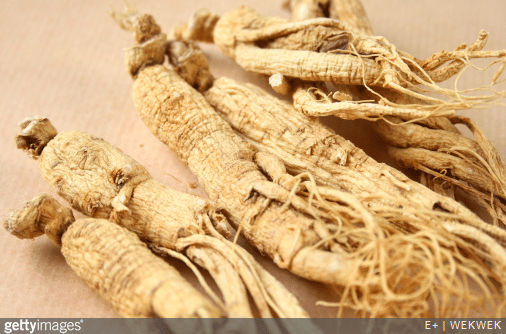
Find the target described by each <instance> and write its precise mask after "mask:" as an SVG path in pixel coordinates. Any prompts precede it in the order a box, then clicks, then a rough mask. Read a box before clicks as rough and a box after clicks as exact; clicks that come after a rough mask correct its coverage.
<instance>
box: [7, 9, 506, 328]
mask: <svg viewBox="0 0 506 334" xmlns="http://www.w3.org/2000/svg"><path fill="white" fill-rule="evenodd" d="M109 2H110V3H111V4H112V6H114V7H115V8H117V9H122V7H123V3H122V1H120V0H110V1H109ZM281 2H282V0H241V1H237V0H220V1H210V0H207V1H206V0H187V1H175V0H166V1H155V0H153V1H139V2H138V4H137V7H138V8H139V10H140V11H141V12H148V13H152V14H154V15H155V18H156V19H157V21H158V22H159V23H160V25H161V26H162V28H163V29H164V31H165V32H168V31H169V30H170V29H171V28H172V27H173V26H174V25H175V24H179V23H182V22H185V21H186V20H187V19H188V17H189V16H190V14H191V13H192V12H193V11H194V10H195V9H198V8H201V7H207V8H208V9H210V10H212V11H214V12H217V13H219V14H222V13H224V12H226V11H227V10H229V9H232V8H234V7H236V6H238V5H240V4H246V5H249V6H251V7H253V8H255V9H256V10H257V11H259V12H260V13H262V14H266V15H281V16H285V17H288V16H289V14H288V12H286V11H284V10H283V9H282V8H281ZM363 4H364V6H365V8H366V10H367V12H368V15H369V17H370V20H371V23H372V26H373V29H374V31H375V34H377V35H383V36H385V37H386V38H387V39H389V40H390V42H392V43H393V44H395V45H397V47H398V48H399V49H401V50H404V51H407V52H409V53H411V54H413V55H415V56H417V57H418V58H425V57H428V56H429V55H430V54H432V53H433V52H438V51H441V50H443V49H445V50H451V49H453V48H455V47H456V46H457V45H458V44H460V43H464V42H466V43H471V42H473V41H474V40H475V39H476V37H477V36H478V32H479V31H480V29H485V30H487V31H488V32H490V38H489V43H488V46H487V47H486V49H487V50H492V49H506V25H505V24H504V20H505V14H506V1H503V0H481V1H473V0H425V1H418V0H385V1H374V0H363ZM108 10H109V7H108V2H107V1H89V0H87V1H64V0H51V1H43V0H30V1H28V0H4V1H1V2H0V115H1V116H2V122H1V127H2V128H1V130H0V136H1V137H0V145H1V152H2V154H1V166H2V173H1V182H0V214H1V215H2V216H4V215H5V214H6V213H7V212H8V210H9V209H14V208H19V207H21V206H22V204H23V202H24V201H25V200H29V199H31V198H33V197H34V196H36V195H38V194H40V193H42V192H47V193H50V194H54V192H53V191H52V190H51V189H50V188H49V186H48V185H46V183H45V182H44V181H43V179H42V177H41V176H40V173H39V170H38V167H37V163H36V161H33V160H31V159H29V158H28V157H27V156H26V155H25V154H24V153H23V152H21V151H18V150H16V148H15V145H14V140H13V138H14V135H15V133H16V132H17V128H18V127H17V123H18V122H19V121H21V120H23V119H24V118H25V117H31V116H35V115H39V116H45V117H48V118H49V119H50V120H51V121H52V123H53V124H54V125H55V127H56V128H57V129H58V130H59V131H68V130H81V131H85V132H89V133H92V134H94V135H96V136H100V137H102V138H104V139H105V140H107V141H108V142H110V143H112V144H114V145H116V146H118V147H119V148H121V149H122V150H123V151H124V152H126V153H127V154H129V155H130V156H132V157H133V158H135V159H136V160H138V161H139V162H141V163H142V164H143V165H144V166H146V167H147V168H148V170H149V171H150V173H151V174H152V175H153V177H154V178H155V179H157V180H159V181H161V182H162V183H164V184H166V185H168V186H170V187H173V188H175V189H177V190H180V191H190V192H191V193H197V194H200V195H204V196H205V193H204V191H203V190H202V189H201V188H200V187H199V188H197V189H189V188H187V186H186V184H187V182H195V181H196V178H195V176H193V175H192V173H191V172H190V171H189V170H188V168H186V166H184V165H183V164H182V163H181V162H180V161H179V160H178V159H177V158H176V157H175V156H174V154H173V153H171V152H170V151H169V150H168V149H167V148H166V147H165V146H164V145H163V144H161V143H160V142H158V141H157V140H156V139H155V138H154V136H153V135H152V134H151V133H150V132H149V130H148V129H147V128H146V127H145V126H144V124H143V123H142V121H141V120H140V118H139V117H138V116H137V114H136V112H135V109H134V106H133V102H132V99H131V79H130V77H129V76H128V74H127V73H126V71H125V66H124V65H123V51H122V50H123V48H125V47H128V46H129V45H131V44H132V43H133V39H132V36H131V34H130V33H128V32H125V31H122V30H120V29H119V28H118V27H117V26H116V24H115V23H114V22H113V20H112V19H111V18H110V17H109V16H108V15H107V12H108ZM204 51H205V52H206V54H207V55H208V56H209V58H210V64H211V69H212V71H213V73H214V74H215V75H216V76H228V77H232V78H234V79H238V80H242V81H250V82H254V83H258V84H261V85H262V86H263V87H266V86H265V83H264V80H263V79H261V78H259V77H257V76H255V75H253V74H249V73H246V72H245V71H243V70H242V69H241V68H239V67H238V66H237V65H235V64H234V63H233V62H232V61H230V60H229V59H227V58H226V57H225V56H223V55H222V54H220V53H219V51H218V50H217V49H216V48H214V47H212V46H206V47H204ZM478 64H480V63H478ZM471 72H472V73H471ZM491 76H492V71H487V72H485V73H480V72H477V71H470V73H468V75H465V76H464V77H463V78H462V81H461V87H471V86H483V85H486V84H488V83H489V80H490V78H491ZM501 88H502V89H505V88H506V87H505V85H504V84H503V85H502V87H501ZM505 111H506V107H504V106H497V107H495V108H493V109H490V110H477V111H466V112H465V114H466V115H468V116H472V117H473V119H475V120H476V121H477V122H478V123H479V124H480V125H481V126H482V127H483V129H484V131H485V133H486V134H487V135H488V136H489V138H490V139H491V140H492V142H493V143H494V145H496V147H497V148H498V150H499V152H500V153H501V155H502V157H503V159H504V158H506V125H505V124H506V114H504V112H505ZM326 122H327V123H328V124H330V125H331V126H332V127H333V128H334V129H336V131H337V132H338V133H339V134H341V135H343V136H344V137H347V138H349V139H350V140H352V141H353V142H354V143H355V144H356V145H358V146H359V147H361V148H363V149H364V150H366V152H368V153H369V154H370V155H372V156H373V157H374V158H376V159H378V160H381V161H387V162H388V159H387V158H386V156H385V149H384V147H383V146H382V145H381V143H380V142H379V140H378V138H377V137H376V136H375V135H374V134H371V133H370V129H369V126H368V125H367V123H366V122H344V121H340V120H336V119H334V118H328V119H326ZM178 180H179V181H178ZM188 189H189V190H188ZM62 203H63V202H62ZM77 217H82V215H80V214H78V215H77ZM255 254H256V253H255ZM256 255H257V256H258V257H259V258H260V256H259V255H258V254H256ZM261 262H262V263H263V264H264V265H265V266H266V267H267V268H268V269H269V270H271V271H272V272H273V273H274V274H275V275H276V276H277V277H278V278H280V279H281V280H282V281H283V282H284V283H285V284H286V285H287V286H288V287H289V288H290V289H292V290H293V291H294V293H295V294H296V295H297V296H298V297H299V299H300V300H301V303H302V304H303V305H304V306H305V307H306V308H307V310H308V311H309V312H310V314H311V316H313V317H332V316H333V315H334V310H333V309H328V308H324V307H320V306H315V305H314V304H315V301H317V300H320V299H325V300H330V299H331V298H332V295H330V294H328V293H327V291H326V290H325V289H324V288H323V287H322V286H320V285H318V284H313V283H310V282H306V281H304V280H302V279H299V278H296V277H294V276H292V275H291V274H289V273H287V272H284V271H281V270H279V269H277V268H275V267H274V266H273V265H272V264H271V263H270V262H269V261H267V260H265V259H263V260H262V259H261ZM171 263H174V262H171ZM176 265H177V266H178V268H181V269H182V270H183V271H184V272H185V273H186V274H187V275H188V277H189V278H190V279H191V280H192V281H195V280H194V279H193V275H191V273H190V272H188V270H186V269H185V268H184V266H183V265H181V264H179V263H176ZM0 268H1V278H0V299H1V300H2V302H1V303H0V317H2V318H3V317H116V316H117V314H116V313H115V312H114V311H113V310H112V309H111V308H110V307H109V306H108V304H107V302H105V301H103V300H102V299H101V298H100V297H99V296H98V295H97V294H96V293H95V292H94V291H93V290H91V289H90V288H88V287H87V285H86V284H85V283H83V282H82V281H81V280H80V279H79V278H78V277H77V276H76V275H75V274H74V273H73V272H72V271H71V269H70V268H69V267H68V266H67V264H66V263H65V259H64V258H63V256H62V255H61V253H60V251H59V249H58V247H56V246H54V245H53V244H51V243H50V241H49V240H48V239H47V238H45V237H41V238H39V239H36V240H34V241H32V240H19V239H17V238H15V237H13V236H11V235H9V234H8V233H7V232H6V231H5V230H4V229H0Z"/></svg>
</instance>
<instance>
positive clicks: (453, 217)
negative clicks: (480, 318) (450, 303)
mask: <svg viewBox="0 0 506 334" xmlns="http://www.w3.org/2000/svg"><path fill="white" fill-rule="evenodd" d="M204 96H205V97H206V99H207V100H208V101H209V102H210V104H211V105H212V106H214V107H215V108H216V110H217V111H218V113H219V114H220V115H221V116H222V117H223V118H224V119H225V120H226V121H227V122H228V123H229V124H231V125H232V127H233V128H234V129H235V130H236V132H238V133H239V134H241V136H243V137H244V138H245V139H247V140H248V141H249V142H250V143H252V144H253V145H255V146H256V147H257V149H258V150H260V151H264V152H269V153H271V154H272V155H275V156H277V157H279V158H280V159H282V160H283V163H284V164H285V165H286V167H287V169H288V170H289V171H290V173H291V174H292V175H297V174H299V173H304V172H306V171H310V172H311V173H312V174H313V175H314V176H315V179H316V180H317V181H318V182H319V183H321V184H326V185H329V186H331V187H332V188H333V189H339V190H341V191H345V194H343V195H341V196H344V197H340V198H339V199H337V198H336V199H335V200H337V201H339V202H340V203H342V202H343V198H347V199H351V196H350V194H353V195H355V196H357V198H358V200H360V201H363V203H364V204H365V205H364V207H366V208H367V210H368V211H369V213H370V214H371V215H372V217H374V218H373V219H374V220H375V224H377V225H376V226H378V228H381V229H383V231H385V234H386V235H389V236H388V237H387V236H385V239H384V242H385V243H387V244H393V243H399V244H402V245H404V246H403V247H414V245H418V243H419V242H421V241H420V239H418V238H421V240H423V239H424V238H426V237H428V236H430V238H431V240H433V241H434V242H435V240H438V241H437V242H435V243H434V244H426V245H424V247H427V248H430V249H434V250H433V251H436V250H435V249H437V252H443V253H445V254H446V255H445V256H447V260H446V261H448V263H452V264H451V265H449V267H453V268H454V269H452V270H455V268H457V269H456V270H457V271H458V272H460V273H461V274H463V275H466V276H467V275H469V272H467V270H468V269H467V268H471V267H473V268H475V270H476V272H480V276H481V278H479V279H477V281H476V282H479V284H486V285H487V286H488V287H487V288H484V291H490V290H492V291H494V290H495V288H494V285H493V284H490V283H484V282H487V281H488V280H489V278H488V277H495V278H500V277H502V269H501V268H503V266H504V264H505V263H506V262H505V261H504V259H503V258H500V259H497V261H498V262H497V263H496V262H493V261H496V260H494V259H495V249H496V248H497V247H502V246H501V244H502V245H505V241H506V239H504V237H505V236H506V233H504V231H503V230H501V229H498V228H497V227H493V226H490V225H488V224H486V223H485V222H483V221H481V220H480V219H479V218H478V217H476V216H475V215H474V214H473V213H472V212H470V211H469V210H467V209H466V208H465V207H463V206H462V205H460V204H458V203H457V202H455V201H453V200H451V199H449V198H447V197H444V196H441V195H439V194H437V193H434V192H431V191H430V190H429V189H427V188H425V187H423V186H421V185H420V184H418V183H416V182H414V181H411V180H409V179H407V178H406V177H404V176H403V175H402V174H400V173H399V172H398V171H396V170H394V169H393V168H390V167H388V166H386V165H384V164H380V163H377V162H375V161H374V160H372V159H371V158H369V157H368V156H367V155H365V153H364V152H363V151H362V150H360V149H358V148H356V147H354V146H353V145H352V144H351V143H350V142H348V141H346V140H344V139H343V138H341V137H339V136H337V135H335V134H334V133H333V132H332V131H331V130H329V129H327V128H325V127H324V126H323V125H322V124H320V123H319V121H318V120H317V119H316V118H311V117H307V116H305V115H303V114H300V113H297V112H295V111H294V110H293V107H292V106H291V105H289V104H288V103H286V102H283V101H280V100H278V99H276V98H274V97H272V96H271V95H269V94H268V93H267V92H265V91H263V90H261V89H260V88H258V87H256V86H253V85H250V84H246V85H242V84H238V83H236V82H234V81H233V80H230V79H226V78H219V79H217V80H215V82H214V85H213V87H212V88H211V89H209V90H208V91H207V92H206V93H205V95H204ZM440 126H441V127H444V126H445V124H444V122H442V124H441V125H440ZM268 165H269V166H271V167H272V166H274V164H272V163H270V164H268ZM282 167H283V168H284V166H282ZM266 172H267V173H268V174H269V175H271V174H274V173H273V172H272V171H267V170H266ZM281 172H282V171H281ZM272 178H273V180H275V182H278V183H280V184H287V178H286V176H285V177H284V178H280V179H276V177H274V176H272ZM432 182H437V184H438V187H440V188H441V190H440V193H445V195H447V194H448V192H451V191H452V190H451V189H449V190H448V185H445V184H442V183H440V182H438V181H437V180H433V181H432ZM449 186H450V188H451V184H450V185H449ZM319 191H320V195H322V196H324V197H325V198H326V199H327V200H332V199H334V198H333V196H334V195H335V194H336V193H335V192H333V191H332V190H326V188H320V189H319ZM398 208H402V209H398ZM441 209H443V211H448V212H449V213H445V214H442V213H441V211H440V210H441ZM442 222H447V223H449V224H455V223H456V222H458V223H459V224H469V225H471V226H465V225H463V229H465V230H467V231H473V233H474V235H475V236H476V237H477V238H479V239H483V240H489V241H490V242H491V243H490V244H487V245H490V248H489V246H483V244H482V245H481V246H480V247H481V248H484V249H485V253H480V254H481V255H480V256H483V258H484V259H485V260H486V261H492V262H493V263H495V264H494V265H493V266H492V267H490V268H489V267H488V265H486V264H483V262H482V261H483V260H475V259H464V258H463V257H462V254H465V253H467V252H471V253H472V252H475V251H476V250H474V246H473V243H471V242H467V241H466V240H464V239H462V238H459V237H457V236H456V235H452V234H451V233H448V231H446V230H442V229H441V223H442ZM387 223H389V224H390V226H392V227H394V228H395V229H397V230H396V231H393V230H391V229H389V228H388V226H387V225H386V224H387ZM355 229H356V228H355ZM480 230H482V231H486V233H488V234H489V235H491V236H493V237H494V238H495V239H496V240H494V239H492V238H491V237H489V236H488V235H487V234H485V233H483V232H482V231H480ZM386 231H388V232H386ZM399 231H403V233H399ZM398 233H399V234H398ZM404 233H407V234H406V235H404V236H403V234H404ZM366 235H367V234H366V233H363V234H362V238H364V237H365V236H366ZM349 237H350V238H351V237H352V236H351V235H349ZM403 238H406V239H403ZM450 240H451V241H450ZM453 242H455V243H456V244H457V245H458V247H460V248H461V249H463V250H464V251H462V253H460V251H457V250H456V248H453V246H449V245H451V244H452V243H453ZM371 244H373V243H372V242H371ZM380 244H382V245H383V243H382V242H381V241H380ZM408 245H409V246H408ZM378 247H384V246H378ZM415 249H416V246H415V248H411V250H412V252H413V253H412V255H411V256H412V257H413V261H414V262H413V265H414V266H415V267H416V268H417V269H416V270H421V271H422V272H423V269H422V268H425V267H423V265H422V264H421V262H418V263H416V261H415V260H414V259H417V258H418V259H421V258H423V256H422V255H421V254H418V252H419V250H416V251H415ZM466 249H467V250H466ZM385 252H386V251H385ZM302 254H303V253H302V252H300V254H299V255H301V256H302ZM388 254H389V256H391V258H390V257H389V258H388V259H389V261H392V262H387V263H395V261H399V259H396V255H395V254H396V253H395V252H394V253H388ZM416 254H418V255H416ZM322 255H324V254H322ZM294 261H296V259H294ZM415 263H416V264H415ZM448 263H447V264H446V265H448ZM385 265H386V264H385ZM446 265H445V264H443V263H441V262H437V263H433V264H431V265H429V264H427V266H428V267H427V268H431V269H430V270H435V269H434V268H437V270H440V271H438V273H437V274H434V273H433V274H434V275H435V276H436V277H439V278H438V279H443V282H445V283H444V284H443V283H442V282H441V281H440V283H439V284H442V286H445V288H442V290H441V292H439V293H442V294H443V295H445V296H449V295H451V294H454V296H459V297H456V298H461V297H462V295H463V294H465V293H463V290H461V291H458V290H452V289H450V290H448V289H447V288H448V286H446V283H449V282H446V279H447V273H445V270H446V269H444V268H445V266H446ZM431 266H433V267H431ZM481 266H483V267H481ZM351 267H352V266H350V268H351ZM365 267H366V266H365V265H363V266H362V269H364V268H365ZM394 267H395V265H394ZM392 268H393V267H392ZM447 269H448V267H447ZM307 270H309V271H311V272H317V274H316V275H315V276H318V275H321V274H322V273H320V272H318V270H317V269H316V268H307ZM349 270H351V269H349ZM391 270H395V269H391ZM351 271H352V270H351ZM470 276H474V274H470ZM474 277H475V278H476V276H474ZM354 280H355V284H351V286H353V287H359V286H360V283H359V282H361V280H360V276H358V275H357V276H356V277H355V278H354ZM424 282H427V281H424ZM449 284H450V285H453V286H460V285H461V284H462V282H461V281H459V280H456V281H454V282H451V283H449ZM450 285H449V286H450ZM423 286H424V288H422V287H420V291H422V290H424V289H425V288H429V286H427V285H423ZM382 288H384V287H382ZM350 289H353V288H350ZM358 289H360V288H358ZM430 289H433V288H430ZM462 289H467V288H464V287H462ZM488 289H490V290H488ZM357 291H360V290H357ZM450 291H451V292H450ZM384 292H385V291H384ZM385 293H387V292H385ZM397 293H399V296H398V298H397V299H396V300H397V302H400V300H401V299H402V298H406V299H405V302H406V305H409V303H410V302H412V303H415V301H416V300H418V299H417V298H418V297H412V298H413V299H410V298H411V297H407V296H403V297H401V295H402V292H401V291H398V292H397ZM487 293H488V292H487ZM496 293H497V291H496ZM408 295H409V294H408ZM431 296H432V297H431V298H434V297H435V295H431ZM476 296H477V295H475V297H476ZM427 298H429V297H427ZM445 298H446V297H445ZM496 298H497V295H496ZM443 299H444V298H443ZM360 300H361V301H362V299H360ZM363 300H364V301H363V302H364V303H367V302H370V301H368V300H367V298H364V299H363ZM418 302H420V300H418ZM351 305H353V306H352V307H354V308H356V309H360V307H358V306H356V305H354V304H353V302H351ZM387 305H389V302H386V301H385V304H382V305H381V307H380V306H378V305H376V306H377V307H378V309H377V312H379V313H377V314H376V315H379V314H382V315H388V314H389V315H392V314H390V313H388V312H390V311H388V306H387ZM384 308H386V309H384ZM408 309H409V307H408V306H406V308H405V310H408ZM445 309H446V307H441V309H440V310H439V311H440V312H443V313H444V312H449V313H447V314H454V313H451V312H453V311H449V310H448V309H446V311H443V310H445ZM379 310H381V311H379ZM383 312H385V313H383ZM395 314H397V316H399V315H400V314H399V313H395ZM411 315H413V314H411ZM404 316H406V314H404Z"/></svg>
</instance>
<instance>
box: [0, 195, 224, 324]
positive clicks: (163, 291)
mask: <svg viewBox="0 0 506 334" xmlns="http://www.w3.org/2000/svg"><path fill="white" fill-rule="evenodd" d="M4 227H5V229H6V230H7V231H9V232H10V233H11V234H13V235H15V236H16V237H18V238H20V239H33V238H36V237H38V236H41V235H43V234H46V235H47V237H48V238H49V239H50V240H51V241H52V242H53V243H55V244H56V245H58V246H61V252H62V254H63V256H64V257H65V260H66V261H67V263H68V264H69V266H70V267H71V268H72V269H73V270H74V272H75V273H76V274H77V275H78V276H79V277H80V278H82V279H83V280H84V281H85V282H86V283H87V284H88V285H89V286H90V287H91V288H93V289H94V290H96V291H97V292H98V293H99V294H100V295H101V296H102V297H103V298H104V299H105V300H107V301H108V302H109V303H110V304H111V306H112V307H113V308H114V310H115V311H116V312H118V314H119V315H121V316H123V317H127V318H133V317H135V318H137V317H161V318H195V317H201V318H210V317H220V316H222V315H223V314H222V312H221V311H220V310H219V309H218V308H217V307H216V306H214V305H213V303H212V302H211V301H209V300H208V299H207V298H206V297H204V296H203V295H202V294H201V293H200V292H198V291H197V290H196V289H195V288H194V287H193V286H192V285H191V284H190V283H189V282H188V281H187V280H186V279H184V278H183V277H182V276H181V275H180V274H179V272H178V271H177V270H176V269H175V268H173V267H172V266H170V265H169V264H168V263H166V262H165V261H163V260H162V259H161V258H159V257H157V256H156V255H154V254H153V253H152V252H151V251H150V250H149V249H148V247H146V245H145V244H144V243H143V242H142V241H141V240H139V238H138V237H137V235H135V233H132V232H130V231H128V230H127V229H125V228H122V227H120V226H117V225H115V224H113V223H111V222H110V221H108V220H105V219H93V218H87V219H80V220H77V221H75V219H74V216H73V214H72V210H70V209H68V208H65V207H63V206H61V205H60V204H59V203H58V202H57V201H56V200H55V199H54V198H52V197H51V196H49V195H46V194H43V195H40V196H38V197H36V198H34V199H33V200H32V201H30V202H26V203H25V206H24V208H23V209H22V210H19V211H12V212H11V213H10V214H9V215H8V216H7V217H6V219H5V220H4Z"/></svg>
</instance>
